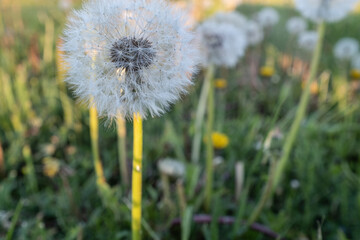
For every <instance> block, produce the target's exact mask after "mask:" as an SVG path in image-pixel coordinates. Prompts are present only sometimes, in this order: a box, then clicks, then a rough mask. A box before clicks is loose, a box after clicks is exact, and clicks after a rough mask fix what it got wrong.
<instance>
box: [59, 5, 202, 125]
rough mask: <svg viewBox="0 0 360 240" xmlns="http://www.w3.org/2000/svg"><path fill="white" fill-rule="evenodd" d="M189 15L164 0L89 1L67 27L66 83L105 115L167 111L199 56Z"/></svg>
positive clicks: (129, 116)
mask: <svg viewBox="0 0 360 240" xmlns="http://www.w3.org/2000/svg"><path fill="white" fill-rule="evenodd" d="M186 18H187V16H185V15H184V14H183V13H182V12H179V11H178V10H175V9H173V8H172V7H171V6H170V5H169V4H167V3H166V2H165V1H163V0H133V1H121V0H90V1H88V2H86V3H85V4H84V5H83V7H82V9H81V10H78V11H74V12H73V15H72V17H70V19H69V23H68V24H67V26H66V29H65V31H64V37H63V40H64V44H63V47H62V48H63V50H64V52H65V55H64V60H65V62H66V64H67V65H68V68H69V70H68V76H67V78H66V81H67V82H68V83H69V84H70V85H71V86H72V88H73V89H74V92H75V94H76V95H77V96H78V97H79V99H80V100H81V101H83V102H86V103H87V104H88V105H89V106H95V107H96V108H97V110H98V113H99V115H100V116H106V117H109V118H116V117H117V116H118V115H119V114H121V115H122V117H125V118H127V119H132V117H133V114H134V113H139V114H140V115H141V116H142V117H143V118H146V117H147V116H148V115H150V116H152V117H154V116H159V115H161V114H163V113H164V112H165V111H166V110H167V109H168V108H169V106H170V105H171V104H172V103H175V102H176V101H177V100H178V99H179V98H180V97H181V95H182V94H184V93H186V92H187V89H188V87H189V86H190V85H192V81H191V76H192V74H193V73H194V72H195V70H196V67H195V66H196V65H197V63H198V60H199V53H198V48H197V46H196V44H195V41H194V39H195V35H194V34H193V33H192V32H191V31H189V29H188V27H187V26H186V24H185V23H186V21H187V19H186Z"/></svg>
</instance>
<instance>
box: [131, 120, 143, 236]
mask: <svg viewBox="0 0 360 240" xmlns="http://www.w3.org/2000/svg"><path fill="white" fill-rule="evenodd" d="M133 121H134V146H133V167H132V209H131V229H132V239H133V240H139V239H141V202H142V193H141V188H142V151H143V129H142V119H141V116H140V114H138V113H135V114H134V120H133Z"/></svg>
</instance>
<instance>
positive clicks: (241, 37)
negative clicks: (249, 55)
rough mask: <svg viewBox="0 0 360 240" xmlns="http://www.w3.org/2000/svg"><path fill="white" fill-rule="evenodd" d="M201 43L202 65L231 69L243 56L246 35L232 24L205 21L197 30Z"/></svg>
mask: <svg viewBox="0 0 360 240" xmlns="http://www.w3.org/2000/svg"><path fill="white" fill-rule="evenodd" d="M197 33H198V36H199V40H200V43H201V50H202V61H201V62H202V64H203V65H205V66H208V65H210V64H214V65H217V66H225V67H233V66H235V64H236V63H237V61H238V60H239V58H240V57H242V56H243V55H244V54H245V50H246V47H247V39H246V34H245V32H244V31H242V30H241V29H238V28H236V27H235V26H234V25H233V24H228V23H218V22H217V21H213V20H211V19H210V20H207V21H205V22H203V23H202V24H201V25H200V26H199V27H198V28H197Z"/></svg>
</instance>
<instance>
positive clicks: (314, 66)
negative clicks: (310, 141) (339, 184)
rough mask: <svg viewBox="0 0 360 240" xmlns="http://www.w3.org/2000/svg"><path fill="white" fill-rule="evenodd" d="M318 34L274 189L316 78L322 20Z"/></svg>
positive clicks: (323, 25) (276, 174) (303, 115)
mask: <svg viewBox="0 0 360 240" xmlns="http://www.w3.org/2000/svg"><path fill="white" fill-rule="evenodd" d="M318 34H319V38H318V42H317V44H316V49H315V51H314V55H313V58H312V61H311V68H310V75H309V78H308V80H307V82H306V86H305V89H304V91H303V93H302V94H301V98H300V103H299V106H298V109H297V112H296V116H295V119H294V122H293V123H292V125H291V128H290V132H289V134H288V135H287V137H286V139H285V145H284V147H283V153H282V156H281V158H280V160H279V162H278V163H277V167H276V169H275V173H274V174H275V175H274V183H273V189H275V188H276V187H277V185H278V184H279V182H280V179H281V176H282V172H283V171H284V168H285V166H286V163H287V162H288V160H289V156H290V152H291V150H292V148H293V145H294V142H295V139H296V137H297V134H298V131H299V128H300V124H301V122H302V120H303V119H304V117H305V112H306V108H307V106H308V103H309V99H310V86H311V84H312V83H313V81H314V79H315V78H316V74H317V71H318V67H319V62H320V57H321V50H322V46H323V39H324V34H325V23H324V22H321V23H320V24H319V26H318Z"/></svg>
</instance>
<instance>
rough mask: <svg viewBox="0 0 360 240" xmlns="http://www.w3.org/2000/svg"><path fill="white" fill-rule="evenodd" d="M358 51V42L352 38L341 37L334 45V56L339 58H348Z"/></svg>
mask: <svg viewBox="0 0 360 240" xmlns="http://www.w3.org/2000/svg"><path fill="white" fill-rule="evenodd" d="M358 52H359V42H358V41H357V40H356V39H353V38H342V39H340V40H339V41H338V42H337V43H336V44H335V46H334V56H335V57H336V58H337V59H339V60H349V61H351V59H352V58H353V57H354V56H355V55H356V54H357V53H358Z"/></svg>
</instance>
